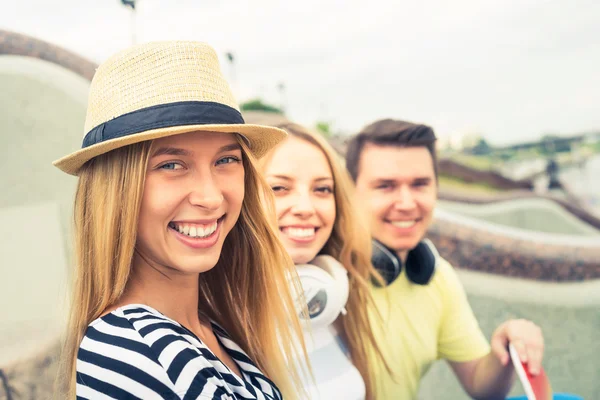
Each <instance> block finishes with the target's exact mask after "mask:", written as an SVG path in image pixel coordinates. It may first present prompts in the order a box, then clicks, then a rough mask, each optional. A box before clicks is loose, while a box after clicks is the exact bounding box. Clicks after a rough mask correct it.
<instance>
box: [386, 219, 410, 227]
mask: <svg viewBox="0 0 600 400" xmlns="http://www.w3.org/2000/svg"><path fill="white" fill-rule="evenodd" d="M390 223H391V224H392V225H394V226H395V227H397V228H410V227H411V226H413V225H414V224H416V223H417V221H415V220H412V221H391V222H390Z"/></svg>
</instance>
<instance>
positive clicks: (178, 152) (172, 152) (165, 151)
mask: <svg viewBox="0 0 600 400" xmlns="http://www.w3.org/2000/svg"><path fill="white" fill-rule="evenodd" d="M234 150H240V151H241V150H242V146H240V144H239V143H231V144H227V145H225V146H223V147H221V148H220V149H219V150H218V151H217V152H218V153H223V152H226V151H234ZM162 155H168V156H184V157H191V156H192V155H193V153H192V152H190V151H188V150H185V149H181V148H179V147H160V148H158V149H156V151H155V152H154V153H153V154H152V157H158V156H162Z"/></svg>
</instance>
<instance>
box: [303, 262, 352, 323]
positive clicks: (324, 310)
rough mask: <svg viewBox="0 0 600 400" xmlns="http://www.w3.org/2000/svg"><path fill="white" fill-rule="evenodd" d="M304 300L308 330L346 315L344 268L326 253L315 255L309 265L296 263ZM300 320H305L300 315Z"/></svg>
mask: <svg viewBox="0 0 600 400" xmlns="http://www.w3.org/2000/svg"><path fill="white" fill-rule="evenodd" d="M296 271H297V273H298V277H299V278H300V283H301V285H302V290H303V292H304V299H305V300H306V302H307V308H308V313H309V316H310V326H311V329H312V330H315V329H319V328H323V327H327V326H329V325H331V324H332V323H333V322H334V321H335V320H336V319H337V317H338V316H339V315H340V313H342V314H346V309H345V306H346V303H347V302H348V294H349V284H348V271H346V268H344V267H343V266H342V264H341V263H340V262H339V261H337V260H336V259H335V258H333V257H331V256H329V255H320V256H317V257H315V259H314V260H312V261H311V262H310V263H309V264H299V265H296ZM300 319H301V320H304V321H306V318H305V316H304V315H302V314H300Z"/></svg>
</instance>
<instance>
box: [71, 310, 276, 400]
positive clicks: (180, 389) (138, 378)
mask: <svg viewBox="0 0 600 400" xmlns="http://www.w3.org/2000/svg"><path fill="white" fill-rule="evenodd" d="M212 328H213V331H214V333H215V336H216V337H217V339H218V340H219V342H220V344H221V345H222V346H223V347H224V348H225V349H226V351H227V353H228V354H229V356H230V357H231V358H232V359H233V360H234V361H235V362H236V364H237V366H238V367H239V369H240V371H241V372H242V377H238V376H237V375H236V374H234V373H233V372H232V371H231V370H230V369H229V368H228V367H227V366H226V365H225V364H224V363H222V362H221V361H219V359H218V358H217V357H216V356H215V355H214V354H213V352H212V351H211V350H210V349H209V348H208V347H207V346H206V345H205V344H204V343H202V341H201V340H200V339H199V338H198V337H197V336H196V335H194V334H193V333H192V332H190V331H189V330H188V329H186V328H185V327H183V326H182V325H180V324H179V323H177V322H175V321H173V320H171V319H169V318H167V317H166V316H164V315H163V314H161V313H160V312H158V311H156V310H155V309H153V308H152V307H149V306H146V305H141V304H131V305H127V306H124V307H120V308H118V309H117V310H115V311H113V312H111V313H109V314H106V315H105V316H103V317H101V318H98V319H97V320H95V321H93V322H92V323H91V324H90V325H89V327H88V329H87V330H86V332H85V336H84V337H83V340H82V342H81V345H80V346H79V351H78V353H77V366H76V369H77V388H76V391H77V399H89V400H92V399H144V400H152V399H169V400H171V399H173V400H175V399H185V400H187V399H218V400H233V399H259V400H263V399H264V400H280V399H281V398H282V396H281V393H280V392H279V389H277V387H276V386H275V384H274V383H273V382H272V381H271V380H269V379H268V378H267V377H265V376H264V375H263V374H262V373H261V371H260V370H259V369H258V368H257V367H256V365H255V364H254V363H253V362H252V361H251V360H250V359H249V358H248V356H247V355H246V353H244V351H243V350H242V349H241V348H240V347H239V346H238V345H237V344H235V343H234V342H233V341H232V340H231V339H230V338H229V336H228V335H227V333H226V332H225V331H224V330H223V328H221V327H220V326H218V325H216V324H214V323H213V326H212Z"/></svg>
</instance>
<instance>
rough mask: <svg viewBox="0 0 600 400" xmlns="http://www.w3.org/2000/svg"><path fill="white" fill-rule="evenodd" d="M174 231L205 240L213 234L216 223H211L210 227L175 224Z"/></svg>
mask: <svg viewBox="0 0 600 400" xmlns="http://www.w3.org/2000/svg"><path fill="white" fill-rule="evenodd" d="M175 230H177V231H178V232H179V233H181V234H183V235H187V236H189V237H193V238H205V237H208V236H210V235H212V234H213V233H215V231H216V230H217V222H213V223H212V224H211V225H189V224H181V225H180V224H175Z"/></svg>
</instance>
